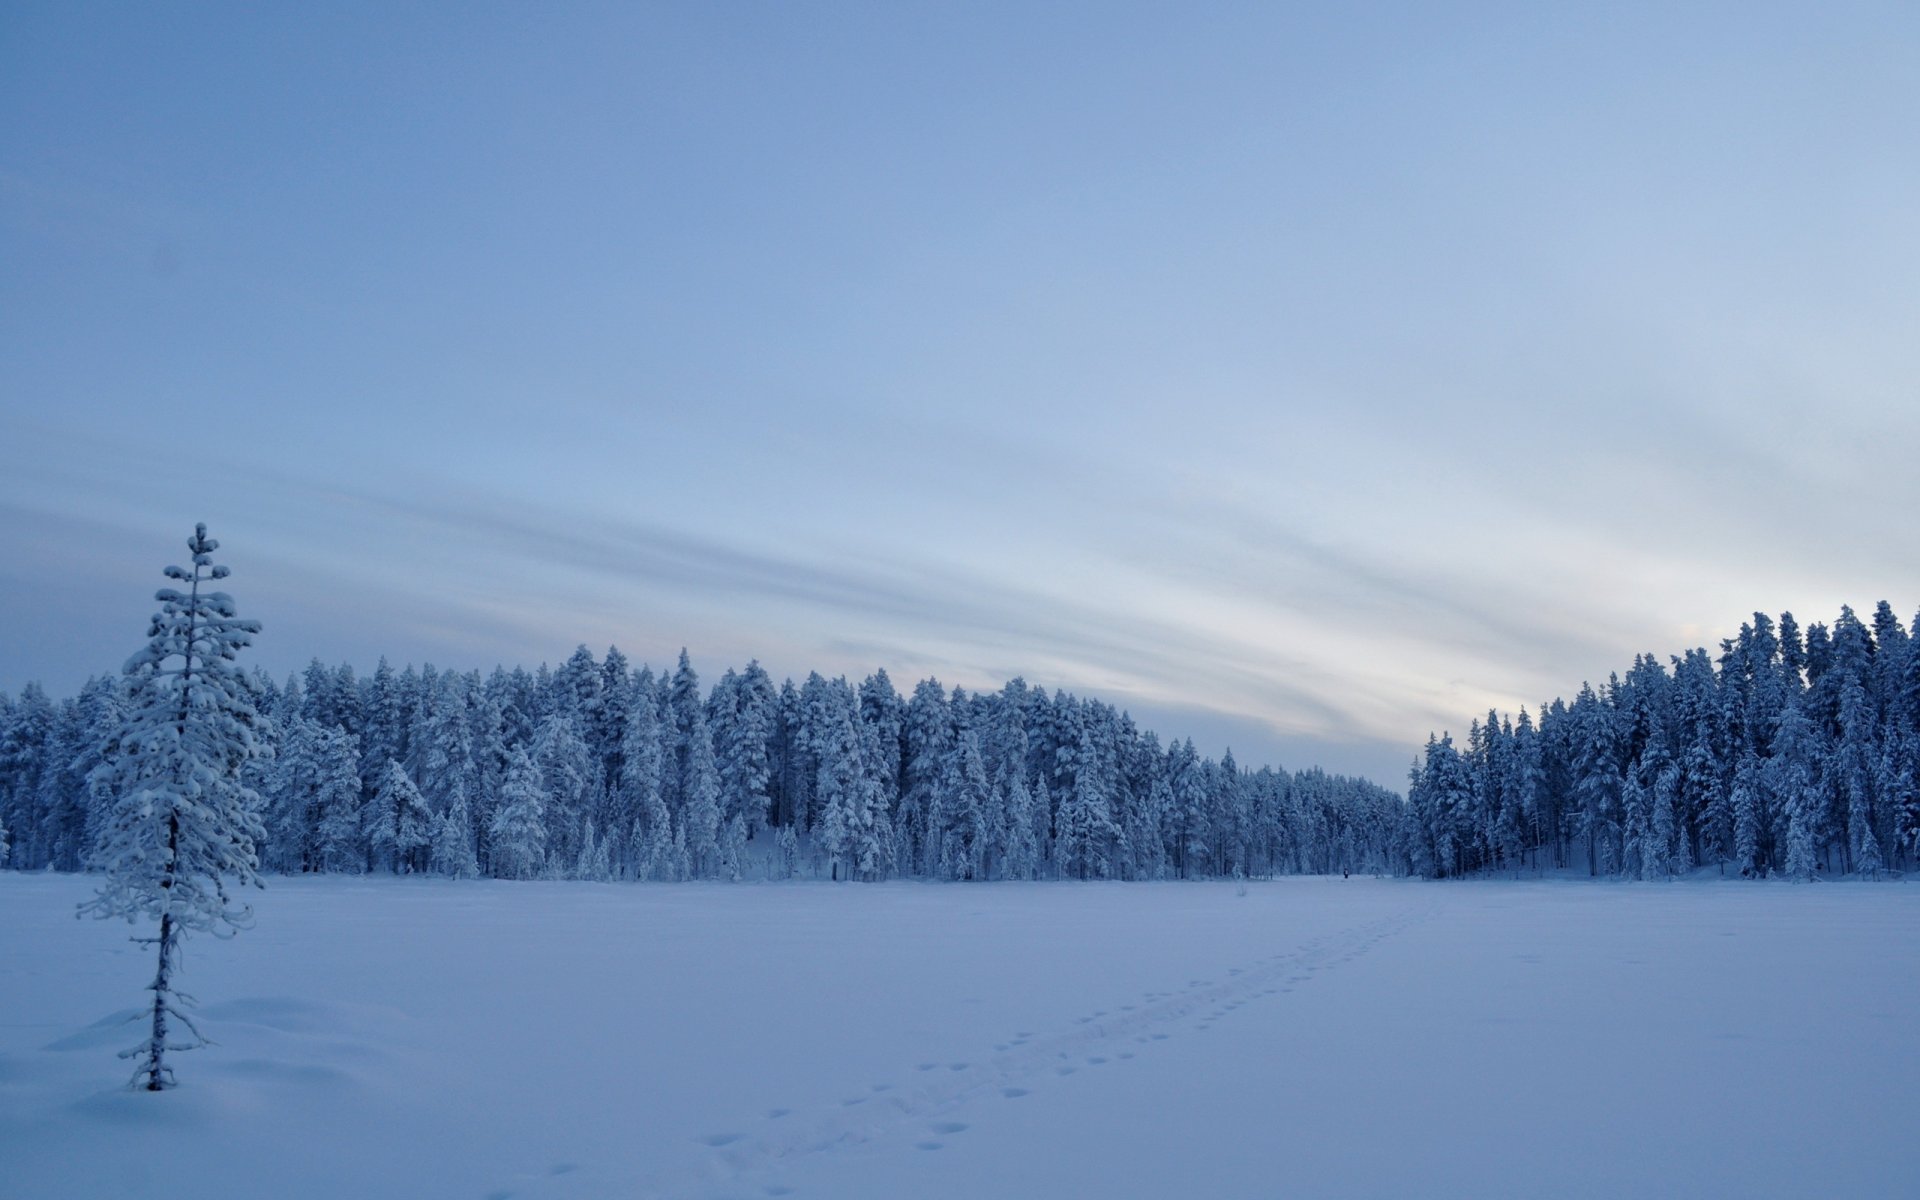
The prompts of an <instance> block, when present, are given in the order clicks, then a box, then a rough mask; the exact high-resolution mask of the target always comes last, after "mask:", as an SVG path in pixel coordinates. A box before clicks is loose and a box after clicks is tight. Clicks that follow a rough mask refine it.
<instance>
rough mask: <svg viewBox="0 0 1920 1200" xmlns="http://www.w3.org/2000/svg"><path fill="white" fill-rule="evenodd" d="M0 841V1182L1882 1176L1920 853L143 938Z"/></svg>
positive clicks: (518, 1184)
mask: <svg viewBox="0 0 1920 1200" xmlns="http://www.w3.org/2000/svg"><path fill="white" fill-rule="evenodd" d="M90 888H91V881H90V880H88V879H86V878H84V877H76V876H62V875H42V874H33V875H23V874H17V873H9V872H0V914H3V915H4V920H0V963H4V964H5V968H4V973H0V1194H5V1195H8V1196H21V1197H36V1198H45V1200H58V1198H61V1197H100V1196H110V1195H130V1194H136V1193H139V1192H140V1191H142V1190H143V1189H146V1188H147V1185H149V1184H151V1183H152V1182H154V1181H156V1180H159V1179H162V1178H175V1179H186V1180H190V1181H191V1186H190V1187H188V1188H185V1189H176V1190H181V1192H182V1194H192V1195H194V1196H195V1197H197V1198H199V1200H220V1198H223V1197H249V1198H251V1197H258V1196H263V1195H272V1196H275V1197H282V1198H285V1200H305V1198H308V1197H339V1196H356V1197H386V1196H393V1197H460V1198H471V1200H483V1198H489V1197H491V1198H494V1200H504V1198H506V1197H514V1198H516V1200H522V1198H524V1200H538V1198H579V1200H583V1198H587V1197H644V1196H676V1197H677V1196H695V1197H709V1196H711V1197H762V1196H768V1195H789V1194H790V1195H795V1196H816V1197H855V1198H858V1197H875V1198H878V1197H904V1196H912V1197H1019V1196H1041V1197H1076V1196H1102V1197H1129V1196H1143V1197H1144V1196H1153V1197H1165V1196H1177V1195H1193V1194H1203V1195H1210V1196H1249V1197H1252V1196H1273V1195H1282V1194H1286V1195H1307V1196H1388V1195H1392V1196H1406V1195H1423V1196H1460V1195H1470V1196H1538V1195H1557V1196H1603V1195H1604V1196H1615V1195H1620V1194H1631V1193H1643V1194H1659V1195H1735V1194H1737V1195H1742V1196H1748V1197H1755V1196H1762V1197H1763V1196H1807V1195H1829V1194H1838V1193H1844V1192H1860V1193H1865V1194H1878V1195H1895V1194H1910V1192H1911V1188H1912V1182H1913V1177H1912V1164H1911V1152H1910V1138H1911V1129H1910V1128H1909V1127H1908V1125H1909V1121H1910V1117H1911V1114H1913V1113H1914V1112H1916V1111H1920V1070H1916V1067H1917V1066H1920V1022H1916V1021H1915V1019H1914V1011H1913V1007H1912V1005H1913V998H1914V997H1915V996H1916V995H1920V889H1916V888H1914V887H1912V886H1910V885H1906V884H1877V885H1865V884H1863V885H1839V884H1825V885H1813V886H1793V885H1786V884H1772V883H1770V884H1749V883H1737V882H1736V883H1726V884H1721V883H1696V884H1680V885H1639V884H1618V883H1599V884H1589V883H1585V882H1574V881H1546V882H1520V883H1516V882H1478V883H1420V882H1412V881H1384V880H1374V879H1361V878H1355V879H1351V880H1341V879H1337V878H1335V879H1289V880H1281V881H1277V882H1250V883H1248V884H1246V885H1245V886H1244V888H1242V887H1241V886H1239V885H1235V884H1233V883H1186V884H1172V883H1170V884H1098V883H1095V884H1078V883H1065V884H987V885H954V884H924V883H890V884H878V885H846V884H843V885H838V886H836V885H831V884H825V883H815V882H806V883H782V884H746V885H734V886H729V885H723V884H686V885H679V886H650V885H643V886H635V885H594V884H584V883H510V882H505V881H497V880H485V881H449V880H424V879H401V880H396V879H350V878H342V877H328V878H322V879H274V880H271V881H270V886H269V890H268V891H266V892H264V893H258V894H257V898H256V903H255V907H256V911H257V923H256V925H255V927H254V928H253V929H252V930H249V931H247V932H244V933H242V934H241V935H240V936H239V937H238V938H236V939H234V940H232V941H228V942H217V941H215V940H214V939H212V938H208V937H197V938H194V939H192V940H190V941H189V942H188V943H187V944H186V955H185V966H184V970H183V973H182V975H181V982H182V983H183V985H184V986H185V988H186V990H187V991H189V992H191V993H194V994H196V995H198V996H199V997H201V999H202V1005H201V1007H200V1009H199V1016H200V1017H202V1018H203V1021H202V1025H203V1028H204V1029H205V1030H206V1032H207V1033H208V1034H209V1035H210V1036H211V1037H212V1038H213V1039H214V1040H215V1041H216V1042H217V1043H219V1044H218V1045H216V1046H213V1047H210V1048H207V1049H203V1050H198V1051H194V1052H192V1053H189V1054H183V1055H180V1056H178V1058H177V1060H176V1061H175V1064H174V1065H175V1067H176V1069H177V1071H178V1074H179V1079H180V1084H181V1086H180V1088H179V1089H178V1090H177V1091H173V1092H169V1093H164V1094H158V1095H155V1094H145V1093H136V1092H132V1091H129V1090H126V1089H125V1087H124V1080H125V1077H126V1076H125V1069H124V1065H123V1064H122V1063H121V1062H120V1061H118V1060H117V1059H116V1058H114V1052H115V1051H116V1050H118V1049H120V1048H122V1047H123V1046H126V1045H130V1044H132V1043H133V1042H135V1041H137V1040H138V1039H139V1036H140V1032H141V1031H140V1029H139V1028H138V1027H137V1025H128V1026H124V1027H123V1026H121V1025H119V1024H118V1023H117V1022H119V1021H120V1020H122V1019H123V1018H124V1017H126V1016H127V1015H129V1014H134V1015H137V1011H138V1008H139V1005H140V1002H141V1001H142V999H143V993H142V992H141V991H140V989H141V987H142V986H144V984H145V983H146V982H147V981H148V978H149V977H150V975H151V963H150V961H149V960H150V957H151V952H150V950H149V949H143V948H141V947H136V946H133V945H131V944H129V943H128V942H127V941H126V940H125V933H126V931H125V928H124V927H122V926H115V925H112V924H109V923H105V922H92V921H76V920H74V918H73V915H72V913H73V907H74V905H75V904H76V903H77V902H79V901H81V900H83V899H85V898H86V896H87V895H88V894H89V892H90Z"/></svg>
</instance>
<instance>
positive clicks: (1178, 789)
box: [0, 647, 1411, 881]
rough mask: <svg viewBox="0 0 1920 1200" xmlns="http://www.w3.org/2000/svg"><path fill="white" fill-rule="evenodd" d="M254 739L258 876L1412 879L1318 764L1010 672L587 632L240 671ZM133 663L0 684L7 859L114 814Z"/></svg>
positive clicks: (1394, 824)
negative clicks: (713, 668) (820, 659)
mask: <svg viewBox="0 0 1920 1200" xmlns="http://www.w3.org/2000/svg"><path fill="white" fill-rule="evenodd" d="M240 678H241V680H242V682H243V685H244V687H245V688H246V690H247V691H248V692H249V693H250V700H251V705H252V709H253V710H254V713H255V714H256V715H255V716H254V717H253V718H252V719H253V721H254V722H255V726H256V727H255V728H254V729H253V730H252V735H253V737H254V739H255V741H256V742H258V743H259V744H260V747H261V749H262V753H261V754H260V755H259V756H256V757H254V758H251V759H249V760H248V761H247V763H246V765H245V766H244V767H243V768H242V780H241V781H242V783H243V784H244V785H245V786H246V787H247V788H249V789H251V791H252V792H253V793H254V794H255V797H256V798H255V800H254V801H253V804H254V812H253V815H254V816H255V817H256V818H257V819H258V824H259V828H260V831H261V832H260V836H259V837H258V838H257V843H258V852H259V860H260V865H261V867H262V869H264V870H268V871H274V872H287V873H294V872H331V873H363V872H388V873H398V874H417V873H423V872H424V873H433V874H439V875H447V876H456V877H461V876H494V877H500V878H511V879H524V878H580V879H595V880H612V879H625V880H657V881H676V880H690V879H720V880H728V879H741V878H763V877H769V876H771V877H775V878H789V877H794V876H799V875H817V876H820V877H824V878H834V879H853V880H880V879H890V878H922V879H944V880H985V879H1039V878H1072V879H1161V878H1188V879H1191V878H1209V877H1234V876H1240V877H1246V876H1263V875H1275V874H1291V873H1300V872H1313V873H1320V872H1331V871H1353V870H1357V871H1367V872H1374V873H1401V872H1404V871H1406V870H1407V868H1408V865H1409V863H1410V853H1409V849H1410V842H1409V836H1410V833H1411V829H1410V827H1409V824H1408V822H1407V820H1406V813H1407V808H1406V805H1405V803H1404V801H1403V800H1402V799H1401V798H1400V797H1399V796H1398V795H1397V794H1396V793H1394V792H1391V791H1389V790H1387V789H1385V788H1382V787H1379V786H1376V785H1374V784H1372V783H1369V782H1367V781H1365V780H1361V779H1353V778H1346V777H1342V776H1337V775H1329V774H1327V773H1325V772H1322V771H1320V770H1317V769H1310V770H1305V771H1299V772H1289V771H1285V770H1281V769H1278V768H1273V767H1262V768H1260V769H1258V770H1248V769H1245V768H1243V767H1241V766H1240V765H1239V764H1237V763H1236V762H1235V760H1234V758H1233V755H1232V753H1231V752H1230V751H1229V752H1228V753H1227V754H1226V755H1224V756H1223V757H1222V758H1220V759H1218V760H1214V759H1211V758H1207V757H1204V756H1202V755H1200V754H1199V753H1197V752H1196V750H1195V748H1194V745H1193V743H1192V741H1191V740H1190V739H1189V740H1186V741H1176V742H1173V743H1170V744H1167V745H1163V744H1162V743H1161V741H1160V740H1159V738H1158V737H1157V736H1156V735H1155V734H1153V733H1151V732H1147V731H1143V730H1141V729H1139V728H1138V727H1137V726H1136V725H1135V724H1134V722H1133V720H1132V719H1131V718H1130V717H1129V716H1128V715H1127V714H1125V713H1124V712H1121V711H1119V710H1117V709H1115V708H1114V707H1112V706H1110V705H1107V704H1104V703H1101V702H1099V701H1097V700H1088V699H1081V698H1077V697H1075V696H1072V695H1070V694H1068V693H1065V692H1059V691H1056V692H1053V693H1051V694H1050V693H1049V692H1048V691H1047V690H1046V689H1044V688H1039V687H1030V686H1028V685H1027V684H1026V683H1025V682H1024V681H1022V680H1018V679H1016V680H1014V681H1013V682H1011V683H1009V684H1007V685H1006V686H1005V687H1003V688H1001V689H1000V690H999V691H996V692H986V693H969V692H967V691H965V690H964V689H962V688H957V687H956V688H953V689H951V690H949V689H947V688H945V687H943V686H942V685H941V684H940V683H939V682H937V681H936V680H932V679H928V680H924V681H922V682H920V683H918V684H917V685H916V686H915V687H914V688H913V689H912V692H911V694H910V695H902V694H901V693H900V692H899V691H897V690H896V689H895V687H894V685H893V684H892V682H891V681H890V680H889V679H888V677H887V674H886V672H885V671H877V672H875V673H874V674H873V675H871V676H869V677H867V678H866V679H865V680H863V681H862V682H860V683H859V684H858V685H855V684H853V683H851V682H849V681H848V680H847V679H845V678H835V679H827V678H824V677H822V676H821V675H819V674H817V673H816V674H813V675H810V676H808V677H807V679H806V680H805V681H804V682H802V683H799V684H796V683H794V682H793V681H792V680H791V679H789V680H787V681H785V682H784V683H781V684H778V685H776V684H775V683H774V681H773V679H772V678H771V677H770V676H769V675H768V674H767V672H766V671H765V670H763V669H762V668H761V667H760V666H759V664H758V663H757V662H756V663H749V664H748V665H747V666H746V668H745V669H743V670H728V671H727V672H726V673H725V674H724V675H723V676H722V677H721V678H720V679H719V681H718V682H717V683H716V684H715V685H714V686H713V687H711V688H710V689H708V688H704V687H703V686H702V684H701V681H700V679H699V677H698V675H697V674H696V673H695V671H694V670H693V668H692V666H691V665H690V664H689V662H688V658H687V655H686V654H685V652H682V654H681V656H680V660H679V663H678V665H677V667H676V668H675V669H673V670H672V671H670V672H667V671H663V672H660V673H658V674H656V673H655V672H654V671H653V670H652V669H650V668H648V667H644V666H643V667H641V668H639V669H638V670H634V669H633V668H632V667H631V666H630V665H629V663H628V661H627V660H626V658H625V657H624V656H623V655H622V654H621V653H620V652H619V651H618V650H617V649H611V650H609V651H608V652H607V654H606V655H605V656H604V657H603V658H599V659H596V658H595V656H594V655H593V654H592V653H591V652H589V651H588V650H587V649H586V648H585V647H581V648H580V649H579V650H578V651H576V652H575V653H574V654H573V656H572V657H571V658H569V659H567V660H566V661H565V662H564V663H562V664H561V665H560V666H559V667H558V668H554V669H549V668H548V667H546V666H542V667H541V668H540V669H539V670H537V671H534V672H528V671H526V670H524V669H518V668H516V669H513V670H507V669H505V668H496V669H494V670H493V671H492V672H491V673H490V674H487V675H484V676H483V675H481V674H480V673H478V672H466V673H462V672H457V671H441V670H436V669H435V668H433V667H432V666H424V667H421V668H419V669H415V668H414V667H412V666H408V667H406V668H404V669H401V670H395V669H394V668H393V667H392V666H391V665H390V664H388V663H387V662H386V661H385V660H382V661H381V663H380V665H379V667H378V668H377V669H376V670H375V671H374V672H373V673H372V674H371V675H368V676H365V677H360V676H357V675H356V674H355V672H354V671H353V669H352V668H351V667H350V666H344V665H343V666H338V667H328V666H325V665H323V664H321V663H319V662H318V661H315V662H314V663H312V664H310V665H309V666H308V667H307V669H306V670H305V671H304V672H300V673H297V674H295V675H293V676H291V677H289V678H288V679H287V680H286V681H284V682H283V683H276V682H275V681H274V680H273V679H272V678H270V677H268V676H267V675H265V674H263V673H260V672H251V673H244V674H242V675H241V676H240ZM126 704H127V690H126V683H125V680H124V678H122V677H101V678H96V679H93V680H91V681H89V682H88V683H87V684H86V685H85V686H84V687H82V688H81V690H80V692H79V694H78V695H77V696H75V697H73V698H71V699H68V700H65V701H61V702H58V703H55V702H53V701H51V700H50V699H49V698H48V697H47V696H46V694H45V693H44V691H43V690H42V689H40V688H39V687H37V686H35V685H28V686H27V687H26V688H25V689H23V691H22V693H21V694H20V695H19V696H18V697H10V696H6V695H5V694H0V827H3V828H4V830H5V831H6V832H4V833H0V847H3V848H4V850H0V852H3V853H5V854H6V857H5V858H4V859H0V861H4V862H6V863H7V864H8V865H11V866H12V867H14V868H17V869H23V870H39V869H44V868H48V867H51V868H53V869H56V870H65V871H72V870H81V869H85V868H86V867H87V866H88V865H89V864H90V862H91V861H92V857H93V850H94V847H95V846H96V844H97V843H98V842H99V839H100V836H101V832H102V830H101V824H102V822H103V821H104V820H105V819H106V817H107V814H109V813H110V812H111V811H112V804H113V800H114V797H113V796H112V795H111V794H110V791H111V787H112V780H113V777H114V776H113V773H112V771H111V770H109V769H107V767H108V765H109V764H108V756H109V755H110V754H111V752H112V746H111V739H110V738H109V737H107V736H104V735H105V734H106V733H108V732H110V731H112V730H115V729H117V728H119V727H120V725H121V724H122V723H123V721H124V717H125V712H124V709H125V707H126Z"/></svg>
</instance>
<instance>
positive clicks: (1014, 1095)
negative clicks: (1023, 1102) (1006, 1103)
mask: <svg viewBox="0 0 1920 1200" xmlns="http://www.w3.org/2000/svg"><path fill="white" fill-rule="evenodd" d="M1000 1094H1001V1095H1002V1096H1005V1097H1006V1098H1007V1099H1009V1100H1018V1099H1019V1098H1020V1097H1022V1096H1025V1095H1028V1094H1029V1093H1028V1091H1027V1089H1025V1088H1021V1087H1003V1088H1001V1089H1000Z"/></svg>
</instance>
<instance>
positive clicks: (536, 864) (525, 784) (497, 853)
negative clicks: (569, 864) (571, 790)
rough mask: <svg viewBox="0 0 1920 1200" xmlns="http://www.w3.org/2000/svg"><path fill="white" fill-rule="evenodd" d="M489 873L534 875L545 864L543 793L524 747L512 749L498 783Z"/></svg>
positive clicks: (511, 876) (537, 771)
mask: <svg viewBox="0 0 1920 1200" xmlns="http://www.w3.org/2000/svg"><path fill="white" fill-rule="evenodd" d="M487 832H488V836H489V844H490V845H491V846H492V847H493V873H494V874H495V875H497V876H499V877H500V878H502V879H534V878H538V877H539V875H540V872H541V870H542V869H543V868H545V866H546V864H547V796H546V792H545V791H544V790H543V789H542V788H541V785H540V768H539V767H536V766H534V765H533V760H532V759H531V758H529V757H527V752H526V751H525V750H515V751H514V752H513V758H512V760H511V761H510V762H509V763H508V764H507V778H506V782H505V783H503V784H501V786H500V807H499V808H498V809H496V810H495V811H494V814H493V823H492V825H491V826H490V827H489V829H488V831H487Z"/></svg>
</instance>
